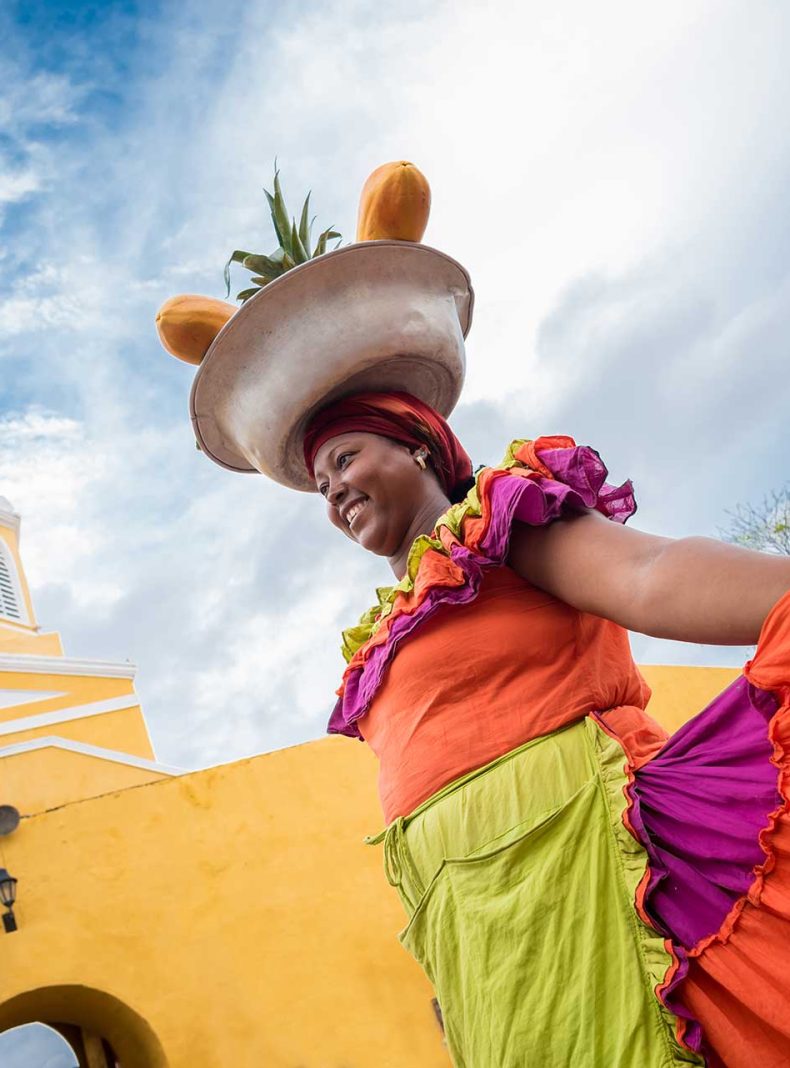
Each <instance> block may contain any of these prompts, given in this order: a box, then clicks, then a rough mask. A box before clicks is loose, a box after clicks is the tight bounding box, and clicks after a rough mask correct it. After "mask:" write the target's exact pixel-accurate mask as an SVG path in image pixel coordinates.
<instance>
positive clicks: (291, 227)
mask: <svg viewBox="0 0 790 1068" xmlns="http://www.w3.org/2000/svg"><path fill="white" fill-rule="evenodd" d="M264 193H265V194H266V200H267V201H268V204H269V211H270V213H271V218H272V226H273V227H274V233H275V235H276V237H277V241H278V242H279V244H278V247H277V248H276V249H275V250H274V252H270V253H269V254H268V255H265V254H264V253H260V252H245V251H243V250H242V249H236V250H235V251H234V252H232V253H231V255H230V258H229V259H228V262H227V263H226V264H225V270H224V278H225V286H226V290H227V292H226V296H227V295H229V294H230V281H231V279H230V268H231V264H233V263H239V264H241V266H242V267H244V268H245V269H246V270H248V271H250V273H251V274H252V275H253V277H252V281H253V282H254V283H255V286H254V287H252V288H250V289H243V290H242V291H241V292H240V293H239V294H238V295H237V297H236V299H237V300H240V301H241V302H242V303H243V302H244V301H246V300H249V299H250V297H252V296H254V295H255V294H256V293H259V292H260V291H261V289H262V288H263V287H264V286H266V285H268V284H269V282H273V281H274V280H275V279H276V278H280V277H281V276H282V275H283V274H285V273H286V271H290V270H291V269H292V268H294V267H296V266H297V265H298V264H300V263H307V262H308V260H311V259H315V258H316V257H317V256H322V255H323V254H324V253H325V252H326V251H327V242H328V241H332V240H334V239H335V238H337V239H338V244H337V245H336V246H335V248H339V247H340V242H341V240H342V239H341V236H340V234H339V233H338V232H337V231H336V230H333V229H332V227H329V228H328V229H326V230H324V231H323V232H322V233H321V235H320V236H319V238H318V241H317V243H316V246H315V248H314V249H311V242H310V234H311V232H312V228H313V223H314V222H315V219H316V217H315V215H314V216H313V217H312V219H311V218H310V197H311V195H312V194H311V193H308V194H307V196H306V197H305V202H304V204H303V205H302V211H301V213H300V217H299V224H298V225H297V223H296V218H295V217H291V218H290V219H289V216H288V210H287V208H286V204H285V197H284V196H283V191H282V186H281V185H280V170H279V168H278V166H277V160H276V159H275V161H274V192H273V193H270V192H269V190H268V189H264Z"/></svg>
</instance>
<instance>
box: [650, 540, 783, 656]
mask: <svg viewBox="0 0 790 1068" xmlns="http://www.w3.org/2000/svg"><path fill="white" fill-rule="evenodd" d="M789 589H790V557H786V556H774V555H771V554H768V553H758V552H753V551H752V550H750V549H742V548H739V547H738V546H735V545H728V544H726V543H725V542H720V541H716V540H714V539H712V538H682V539H680V540H678V541H667V542H665V544H664V545H663V547H662V548H661V551H660V552H658V553H657V554H656V556H655V557H654V559H653V561H652V562H651V565H650V567H649V568H648V569H647V573H646V576H645V587H644V590H643V596H642V597H640V598H639V603H640V611H639V616H640V621H641V625H640V626H639V627H638V628H634V629H638V630H641V631H642V632H643V633H645V634H650V635H653V636H654V637H657V638H673V639H675V640H677V641H687V642H701V643H704V644H709V645H753V644H754V643H755V642H756V641H757V639H758V637H759V634H760V628H761V627H762V624H763V621H764V619H765V617H766V616H767V614H768V612H769V611H770V609H771V607H772V606H773V605H774V604H775V603H776V601H778V600H779V598H780V597H781V596H782V594H784V593H785V592H786V591H787V590H789Z"/></svg>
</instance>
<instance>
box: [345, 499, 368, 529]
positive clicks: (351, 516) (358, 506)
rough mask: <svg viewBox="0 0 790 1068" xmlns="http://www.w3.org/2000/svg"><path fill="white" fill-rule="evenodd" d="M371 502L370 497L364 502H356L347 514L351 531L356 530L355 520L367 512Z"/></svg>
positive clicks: (363, 500)
mask: <svg viewBox="0 0 790 1068" xmlns="http://www.w3.org/2000/svg"><path fill="white" fill-rule="evenodd" d="M369 500H370V498H369V497H365V498H363V499H362V500H359V501H355V502H354V503H353V504H352V505H351V507H350V508H349V509H348V511H347V512H346V522H347V523H348V525H349V527H350V529H351V530H353V529H354V520H355V519H356V518H357V517H358V516H359V514H360V512H363V511H364V510H365V508H366V506H367V504H368V501H369Z"/></svg>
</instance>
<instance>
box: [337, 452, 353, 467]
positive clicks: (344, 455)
mask: <svg viewBox="0 0 790 1068" xmlns="http://www.w3.org/2000/svg"><path fill="white" fill-rule="evenodd" d="M350 459H351V453H350V452H341V454H340V455H339V456H338V458H337V466H338V467H339V468H340V470H341V471H342V470H343V468H344V467H345V466H346V463H347V461H348V460H350Z"/></svg>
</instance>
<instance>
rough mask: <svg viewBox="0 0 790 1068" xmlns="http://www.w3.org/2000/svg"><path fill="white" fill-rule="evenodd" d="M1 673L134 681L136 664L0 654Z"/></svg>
mask: <svg viewBox="0 0 790 1068" xmlns="http://www.w3.org/2000/svg"><path fill="white" fill-rule="evenodd" d="M0 671H14V672H20V673H22V674H23V675H87V676H97V675H100V676H102V677H104V678H112V679H133V678H134V677H135V675H136V674H137V667H136V665H135V664H132V663H130V662H129V661H126V663H123V664H120V663H118V662H117V661H116V662H113V661H111V660H76V659H74V658H73V657H68V656H33V655H32V654H30V653H0Z"/></svg>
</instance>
